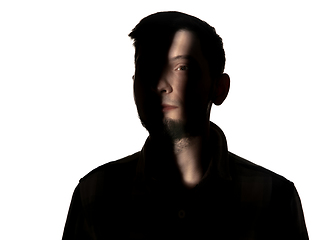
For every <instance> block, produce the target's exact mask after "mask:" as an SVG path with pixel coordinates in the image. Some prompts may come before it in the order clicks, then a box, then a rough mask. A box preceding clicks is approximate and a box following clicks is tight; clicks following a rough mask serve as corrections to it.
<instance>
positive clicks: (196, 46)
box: [167, 30, 204, 62]
mask: <svg viewBox="0 0 326 240" xmlns="http://www.w3.org/2000/svg"><path fill="white" fill-rule="evenodd" d="M180 56H186V57H188V56H190V57H191V58H194V59H195V60H197V61H199V62H201V61H203V60H204V57H203V54H202V51H201V47H200V42H199V39H198V38H197V36H196V35H195V34H194V33H192V32H191V31H188V30H179V31H177V32H176V33H175V34H174V37H173V38H172V42H171V46H170V48H169V51H168V55H167V57H168V59H169V60H170V59H175V58H177V57H180Z"/></svg>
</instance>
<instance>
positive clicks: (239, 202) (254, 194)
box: [63, 123, 308, 240]
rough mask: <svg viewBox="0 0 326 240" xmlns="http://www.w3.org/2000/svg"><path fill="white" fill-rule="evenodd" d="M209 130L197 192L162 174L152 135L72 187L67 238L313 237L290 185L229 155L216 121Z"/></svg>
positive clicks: (66, 226) (266, 171) (251, 164)
mask: <svg viewBox="0 0 326 240" xmlns="http://www.w3.org/2000/svg"><path fill="white" fill-rule="evenodd" d="M210 135H211V146H210V148H209V149H210V151H211V161H210V162H209V166H208V168H207V171H206V173H205V175H204V177H203V179H202V180H201V182H200V183H199V184H198V185H196V186H195V187H194V188H192V189H185V188H183V187H181V185H180V186H179V185H178V184H176V182H175V181H174V180H175V179H173V177H172V176H173V174H171V177H170V175H169V174H167V175H164V174H163V175H162V172H163V173H164V172H166V171H164V170H163V171H162V169H161V168H162V167H163V168H164V164H161V163H162V161H164V157H162V153H161V152H158V151H157V150H156V149H155V146H153V145H152V143H151V141H150V140H149V139H148V140H147V141H146V143H145V145H144V147H143V149H142V150H141V151H140V152H137V153H135V154H133V155H131V156H128V157H126V158H123V159H121V160H118V161H114V162H109V163H107V164H105V165H103V166H100V167H98V168H97V169H95V170H93V171H91V172H90V173H89V174H87V175H86V176H85V177H83V178H82V179H81V180H80V182H79V184H78V186H77V187H76V189H75V191H74V194H73V197H72V201H71V205H70V209H69V213H68V217H67V221H66V225H65V229H64V234H63V240H73V239H74V240H77V239H78V240H89V239H92V240H95V239H97V240H99V239H264V240H266V239H278V240H280V239H287V240H289V239H308V234H307V230H306V226H305V221H304V215H303V211H302V207H301V202H300V198H299V196H298V193H297V191H296V188H295V187H294V185H293V183H292V182H290V181H288V180H287V179H285V178H284V177H282V176H280V175H277V174H275V173H273V172H271V171H269V170H267V169H265V168H263V167H260V166H258V165H255V164H253V163H251V162H249V161H247V160H245V159H242V158H240V157H238V156H236V155H234V154H232V153H230V152H228V149H227V144H226V139H225V136H224V134H223V132H222V131H221V130H220V129H219V128H218V127H217V126H216V125H214V124H213V123H211V134H210ZM163 156H164V154H163ZM162 158H163V159H162ZM165 161H166V162H167V160H166V159H165Z"/></svg>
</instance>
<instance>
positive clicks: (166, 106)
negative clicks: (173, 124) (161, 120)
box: [162, 104, 178, 112]
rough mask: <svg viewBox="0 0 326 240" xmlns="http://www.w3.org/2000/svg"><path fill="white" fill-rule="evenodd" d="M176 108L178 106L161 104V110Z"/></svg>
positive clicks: (166, 110)
mask: <svg viewBox="0 0 326 240" xmlns="http://www.w3.org/2000/svg"><path fill="white" fill-rule="evenodd" d="M176 108H178V107H177V106H174V105H169V104H162V111H163V112H168V111H171V110H174V109H176Z"/></svg>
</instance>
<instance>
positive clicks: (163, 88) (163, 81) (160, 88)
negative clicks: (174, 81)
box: [156, 76, 173, 94]
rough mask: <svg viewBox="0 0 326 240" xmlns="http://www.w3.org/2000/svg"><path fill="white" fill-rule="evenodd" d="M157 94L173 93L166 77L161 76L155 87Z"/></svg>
mask: <svg viewBox="0 0 326 240" xmlns="http://www.w3.org/2000/svg"><path fill="white" fill-rule="evenodd" d="M156 90H157V93H158V94H168V93H171V92H172V91H173V89H172V86H171V84H170V83H169V81H168V80H167V78H166V77H164V76H161V77H160V79H159V81H158V83H157V87H156Z"/></svg>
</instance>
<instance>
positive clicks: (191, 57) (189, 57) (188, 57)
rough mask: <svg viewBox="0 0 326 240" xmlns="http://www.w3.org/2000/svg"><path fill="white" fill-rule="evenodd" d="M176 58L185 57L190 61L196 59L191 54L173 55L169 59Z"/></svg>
mask: <svg viewBox="0 0 326 240" xmlns="http://www.w3.org/2000/svg"><path fill="white" fill-rule="evenodd" d="M178 59H187V60H191V61H196V59H195V58H194V57H193V56H191V55H177V56H175V57H172V58H170V60H178Z"/></svg>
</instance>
